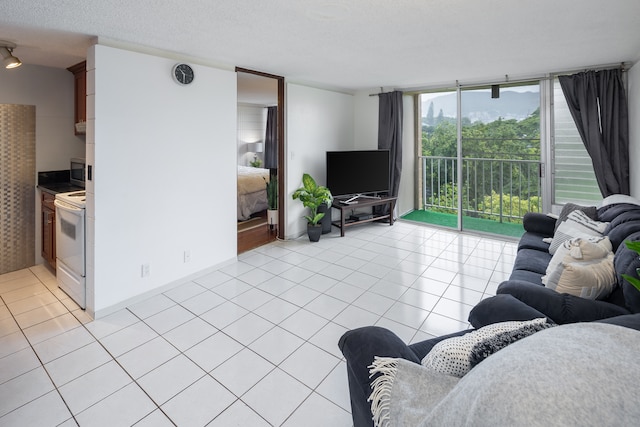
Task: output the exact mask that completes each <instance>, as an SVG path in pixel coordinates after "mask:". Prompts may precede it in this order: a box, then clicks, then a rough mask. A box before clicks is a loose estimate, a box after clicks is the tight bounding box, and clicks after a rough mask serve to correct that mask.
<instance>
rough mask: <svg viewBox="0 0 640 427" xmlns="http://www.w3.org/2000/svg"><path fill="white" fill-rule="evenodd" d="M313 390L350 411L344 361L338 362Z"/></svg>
mask: <svg viewBox="0 0 640 427" xmlns="http://www.w3.org/2000/svg"><path fill="white" fill-rule="evenodd" d="M315 391H316V393H318V394H320V395H321V396H323V397H325V398H327V399H329V400H330V401H331V402H333V403H335V404H336V405H338V406H340V407H341V408H342V409H344V410H345V411H349V413H351V401H350V399H349V382H348V380H347V364H346V363H345V362H340V363H338V366H336V367H335V368H333V371H331V372H330V373H329V375H328V376H327V377H326V378H325V379H324V380H323V381H322V382H321V383H320V385H319V386H318V388H317V389H316V390H315Z"/></svg>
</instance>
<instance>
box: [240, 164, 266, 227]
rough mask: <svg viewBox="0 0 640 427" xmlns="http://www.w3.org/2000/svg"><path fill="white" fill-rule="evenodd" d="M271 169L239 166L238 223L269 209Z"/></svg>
mask: <svg viewBox="0 0 640 427" xmlns="http://www.w3.org/2000/svg"><path fill="white" fill-rule="evenodd" d="M267 181H269V169H262V168H253V167H250V166H240V165H238V221H246V220H248V219H249V218H250V217H251V214H254V213H256V212H260V211H264V210H266V209H267V188H266V183H267Z"/></svg>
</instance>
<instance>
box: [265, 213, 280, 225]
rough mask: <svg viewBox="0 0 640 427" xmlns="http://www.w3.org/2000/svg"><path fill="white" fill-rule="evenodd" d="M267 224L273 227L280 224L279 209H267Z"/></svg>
mask: <svg viewBox="0 0 640 427" xmlns="http://www.w3.org/2000/svg"><path fill="white" fill-rule="evenodd" d="M267 224H269V225H270V226H271V227H274V226H276V225H278V210H277V209H276V210H271V209H268V210H267Z"/></svg>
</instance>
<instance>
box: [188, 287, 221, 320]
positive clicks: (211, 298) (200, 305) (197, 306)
mask: <svg viewBox="0 0 640 427" xmlns="http://www.w3.org/2000/svg"><path fill="white" fill-rule="evenodd" d="M225 301H226V300H225V299H224V298H222V297H221V296H220V295H218V294H216V293H214V292H211V291H206V292H203V293H201V294H199V295H196V296H194V297H191V298H189V299H187V300H185V301H182V302H181V303H180V305H181V306H183V307H184V308H186V309H187V310H189V311H190V312H192V313H193V314H195V315H196V316H200V315H201V314H202V313H205V312H207V311H209V310H211V309H212V308H214V307H217V306H219V305H220V304H222V303H223V302H225Z"/></svg>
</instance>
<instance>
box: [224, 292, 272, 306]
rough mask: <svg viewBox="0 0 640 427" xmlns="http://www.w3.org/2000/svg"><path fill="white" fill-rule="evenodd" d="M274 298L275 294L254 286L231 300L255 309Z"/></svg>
mask: <svg viewBox="0 0 640 427" xmlns="http://www.w3.org/2000/svg"><path fill="white" fill-rule="evenodd" d="M273 298H274V296H273V295H271V294H268V293H266V292H264V291H261V290H260V289H256V288H253V289H249V290H248V291H247V292H244V293H242V294H240V295H238V296H237V297H234V298H232V299H231V302H234V303H236V304H238V305H239V306H240V307H243V308H246V309H247V310H249V311H253V310H255V309H256V308H258V307H260V306H261V305H263V304H265V303H267V302H268V301H270V300H272V299H273Z"/></svg>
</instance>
